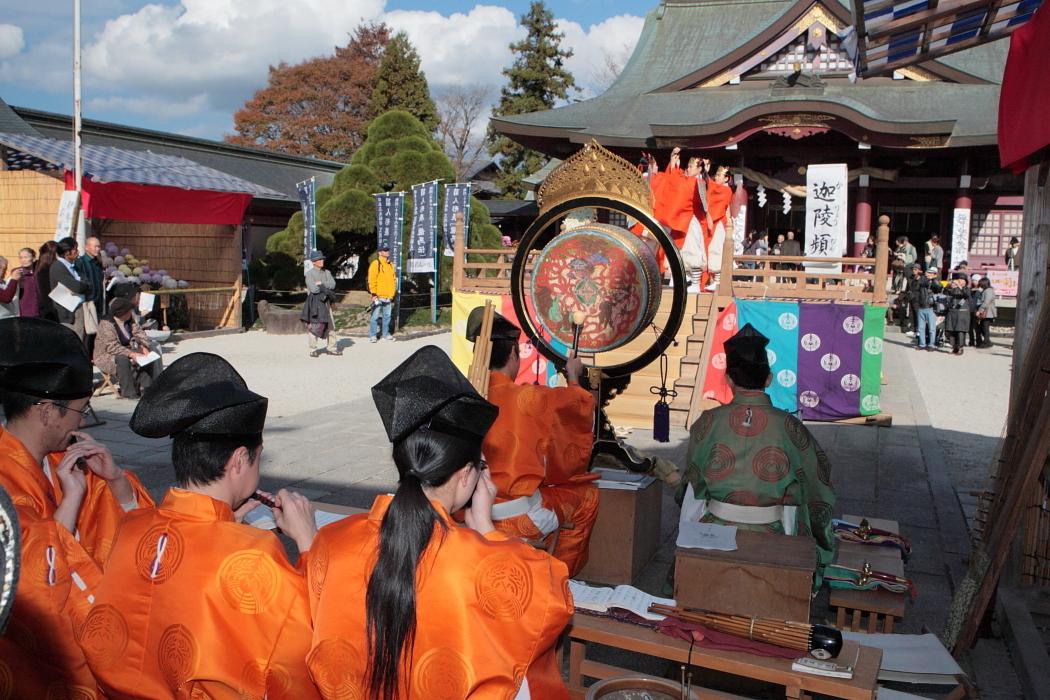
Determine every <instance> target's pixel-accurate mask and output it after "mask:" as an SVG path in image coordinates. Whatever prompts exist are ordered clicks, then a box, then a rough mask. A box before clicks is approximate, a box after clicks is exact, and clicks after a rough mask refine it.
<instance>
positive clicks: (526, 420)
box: [467, 307, 598, 576]
mask: <svg viewBox="0 0 1050 700" xmlns="http://www.w3.org/2000/svg"><path fill="white" fill-rule="evenodd" d="M481 312H482V309H481V308H480V307H479V308H477V309H474V311H472V312H471V314H470V317H469V318H468V319H467V340H470V341H474V340H476V339H477V336H478V333H479V332H480V330H481ZM520 334H521V331H520V330H519V329H518V327H517V326H515V325H514V324H513V323H511V322H510V321H508V320H507V319H505V318H503V317H502V316H500V315H499V314H494V316H493V319H492V333H491V337H492V355H491V357H490V359H489V370H490V371H489V392H488V400H489V401H491V402H492V403H494V404H496V406H498V407H499V417H498V418H496V422H495V423H494V424H493V425H492V429H491V430H490V431H489V433H488V435H486V436H485V442H484V444H483V445H482V450H483V451H484V452H485V458H486V459H487V460H488V463H489V467H490V469H491V471H492V481H493V483H495V484H496V488H497V489H498V491H499V493H498V495H497V498H496V501H497V503H496V505H495V507H494V508H493V509H492V513H493V515H492V517H493V518H495V519H496V527H497V528H499V530H500V531H501V532H504V533H506V534H508V535H515V536H517V537H523V538H525V539H527V540H538V539H543V538H547V537H551V536H553V534H554V532H555V531H556V530H557V531H558V533H557V537H558V540H557V542H556V543H555V546H554V556H555V557H556V558H557V559H560V560H561V561H563V562H565V565H566V566H568V567H569V576H575V575H576V574H578V573H579V572H580V570H581V569H583V566H584V565H585V564H586V563H587V550H588V547H589V546H590V540H591V529H592V528H593V527H594V521H595V520H597V518H598V488H597V487H596V486H595V485H594V483H593V482H594V480H595V479H597V478H598V475H597V474H595V473H590V472H588V471H587V469H588V467H589V465H590V461H591V448H592V446H593V444H594V433H593V432H592V430H593V425H594V397H593V396H592V395H591V393H590V392H589V391H587V390H586V389H584V388H582V387H581V386H580V384H579V377H580V373H581V372H582V371H583V365H582V363H581V362H580V360H579V359H578V358H575V357H573V358H570V359H569V360H568V361H567V362H566V363H565V376H566V378H567V380H568V386H564V387H556V388H554V387H546V386H537V385H532V384H525V385H521V384H515V383H514V379H515V378H516V377H517V376H518V364H519V359H518V338H519V336H520Z"/></svg>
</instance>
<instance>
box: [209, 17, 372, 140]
mask: <svg viewBox="0 0 1050 700" xmlns="http://www.w3.org/2000/svg"><path fill="white" fill-rule="evenodd" d="M389 34H390V30H389V29H388V28H387V26H386V25H385V24H372V23H367V24H362V25H361V26H359V27H357V29H355V30H354V33H353V36H352V37H351V39H350V42H349V43H348V44H347V45H346V46H342V47H337V48H336V49H335V55H334V56H322V57H320V58H312V59H310V60H308V61H304V62H302V63H299V64H296V65H292V66H290V65H288V64H285V63H282V64H280V65H277V66H271V67H270V75H269V79H268V81H267V85H266V87H264V88H262V89H261V90H259V91H257V92H256V93H255V95H253V96H252V98H251V99H250V100H248V101H247V102H246V103H245V104H244V107H242V108H241V109H239V110H237V113H236V114H234V115H233V123H234V128H235V129H236V132H237V133H235V134H227V135H226V137H225V140H226V141H227V142H228V143H235V144H238V145H241V146H255V147H259V148H267V149H270V150H274V151H282V152H284V153H291V154H294V155H303V156H319V157H321V158H329V159H331V160H346V159H348V158H349V157H350V154H352V153H353V152H354V150H355V149H357V147H358V146H360V145H361V142H362V141H364V136H365V128H366V127H367V125H368V119H369V116H370V112H369V107H370V99H371V95H372V88H373V86H374V84H375V75H376V70H377V68H378V66H379V59H380V56H382V53H383V47H384V45H385V44H386V43H387V40H388V38H389Z"/></svg>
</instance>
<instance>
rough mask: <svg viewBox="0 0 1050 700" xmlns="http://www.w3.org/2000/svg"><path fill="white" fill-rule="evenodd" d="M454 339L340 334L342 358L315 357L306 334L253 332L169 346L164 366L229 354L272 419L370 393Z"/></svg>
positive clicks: (443, 336) (166, 348) (446, 349)
mask: <svg viewBox="0 0 1050 700" xmlns="http://www.w3.org/2000/svg"><path fill="white" fill-rule="evenodd" d="M450 338H451V335H450V334H449V333H447V332H445V333H439V334H436V335H426V336H422V337H412V336H408V337H406V338H402V339H401V340H397V341H385V340H381V341H379V342H377V343H370V342H368V338H350V337H342V336H341V337H339V339H338V347H339V348H340V349H341V350H342V351H343V354H342V356H338V357H336V356H328V355H324V354H322V355H321V356H320V357H316V358H312V357H310V355H309V348H308V347H307V341H306V336H305V335H268V334H267V333H266V332H265V331H248V332H247V333H236V334H229V335H218V336H212V337H209V338H192V339H188V340H182V341H180V342H178V343H175V344H168V345H166V346H165V350H166V352H165V353H164V364H165V366H167V365H170V364H171V363H172V362H174V361H175V360H176V359H177V358H178V357H180V356H182V355H186V354H188V353H191V352H211V353H215V354H216V355H220V356H222V357H224V358H226V359H227V360H229V361H230V363H231V364H232V365H233V366H234V367H236V368H237V371H238V372H240V373H241V374H242V375H243V376H244V379H245V381H246V382H247V383H248V386H249V387H250V388H251V389H252V391H255V392H257V393H259V394H262V395H263V396H266V397H267V398H269V400H270V407H269V411H268V412H267V417H268V418H270V419H272V418H280V417H284V416H292V415H295V414H298V413H302V412H305V411H309V410H312V409H316V408H322V407H325V406H332V405H334V404H340V403H345V402H347V401H353V400H355V399H360V398H363V397H370V396H371V393H370V391H369V390H370V389H371V387H372V385H373V384H375V383H376V382H378V381H379V380H380V379H382V378H383V377H384V376H386V375H387V373H389V372H390V370H392V369H393V368H394V367H396V366H397V365H398V364H399V363H400V362H401V361H403V360H404V359H405V358H407V357H408V356H409V355H411V354H412V353H413V352H415V351H416V350H418V349H419V348H421V347H423V346H424V345H430V344H433V345H437V346H438V347H440V348H441V349H442V350H445V351H446V352H448V349H449V340H450ZM169 349H170V352H169V351H168V350H169Z"/></svg>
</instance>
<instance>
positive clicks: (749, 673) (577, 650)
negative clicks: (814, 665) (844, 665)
mask: <svg viewBox="0 0 1050 700" xmlns="http://www.w3.org/2000/svg"><path fill="white" fill-rule="evenodd" d="M568 635H569V692H570V694H571V695H572V696H573V697H574V698H583V696H584V688H583V678H584V677H585V676H586V677H588V678H599V679H601V678H609V677H612V676H620V675H625V674H627V673H630V671H628V670H627V669H623V668H619V667H617V666H610V665H608V664H603V663H599V662H597V661H593V660H589V659H587V645H588V644H603V645H605V646H610V647H615V648H617V649H626V650H628V651H633V652H635V653H638V654H645V655H647V656H655V657H658V658H661V659H667V660H669V661H674V662H677V663H690V664H692V665H693V666H697V667H700V668H708V669H712V670H714V671H719V672H722V673H728V674H731V675H734V676H744V677H746V678H753V679H755V680H759V681H765V682H767V683H772V684H774V685H781V686H784V696H785V697H786V698H792V699H796V698H797V699H800V700H801V699H802V698H808V697H809V694H810V693H821V694H823V695H828V696H830V697H833V698H843V699H844V700H874V698H875V693H876V681H877V677H878V673H879V664H880V663H881V661H882V652H881V651H880V650H878V649H873V648H871V647H858V646H857V645H856V644H855V643H853V642H846V643H845V645H844V646H843V649H842V653H841V654H840V655H839V658H840V659H841V660H843V661H845V660H847V659H853V658H854V655H855V654H857V650H858V649H859V655H857V657H856V658H857V663H856V664H855V667H854V670H853V678H851V679H849V680H847V679H845V678H828V677H825V676H815V675H811V674H807V673H800V672H798V671H792V670H791V659H772V658H769V657H765V656H756V655H754V654H746V653H743V652H735V651H718V650H714V649H704V648H701V647H696V646H694V647H693V651H692V654H690V653H689V643H688V642H685V641H683V640H681V639H675V638H674V637H669V636H667V635H664V634H661V633H659V632H657V631H655V630H651V629H649V628H646V627H640V626H638V625H632V624H629V623H626V622H619V621H617V620H611V619H607V618H601V617H594V616H590V615H583V614H580V613H577V614H576V615H574V616H573V619H572V626H571V627H570V628H569V630H568Z"/></svg>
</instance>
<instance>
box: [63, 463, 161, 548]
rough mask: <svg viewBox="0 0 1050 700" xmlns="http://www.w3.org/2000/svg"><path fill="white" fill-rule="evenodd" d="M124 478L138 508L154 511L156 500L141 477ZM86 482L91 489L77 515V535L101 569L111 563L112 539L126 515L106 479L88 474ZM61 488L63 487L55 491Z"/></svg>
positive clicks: (129, 473)
mask: <svg viewBox="0 0 1050 700" xmlns="http://www.w3.org/2000/svg"><path fill="white" fill-rule="evenodd" d="M55 464H57V462H55ZM124 476H125V477H127V480H128V483H129V484H131V490H132V492H133V493H134V494H135V507H136V508H152V507H153V505H154V504H153V499H152V498H150V495H149V492H148V491H146V489H145V488H143V486H142V483H141V482H140V481H139V480H138V477H136V476H135V475H134V474H132V473H131V472H129V471H127V470H125V471H124ZM87 481H88V489H87V492H86V493H85V494H84V502H83V503H82V504H81V506H80V513H79V514H78V515H77V533H78V535H79V539H80V545H81V546H82V547H83V548H84V550H85V551H86V552H87V553H88V554H89V555H90V556H91V557H92V558H93V559H94V560H95V561H96V562H98V563H99V565H100V566H103V567H104V566H105V564H106V560H107V559H109V553H110V550H112V548H113V536H114V534H115V533H116V531H117V526H118V525H119V524H120V521H121V520H122V519H123V518H124V515H125V512H126V511H125V510H124V508H123V506H121V504H120V503H117V499H116V497H115V496H114V495H113V491H112V490H110V488H109V485H108V484H107V483H106V482H105V480H104V479H101V478H100V477H99V476H98V475H96V474H94V473H91V472H89V473H88V480H87ZM58 488H60V487H56V489H58Z"/></svg>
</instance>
